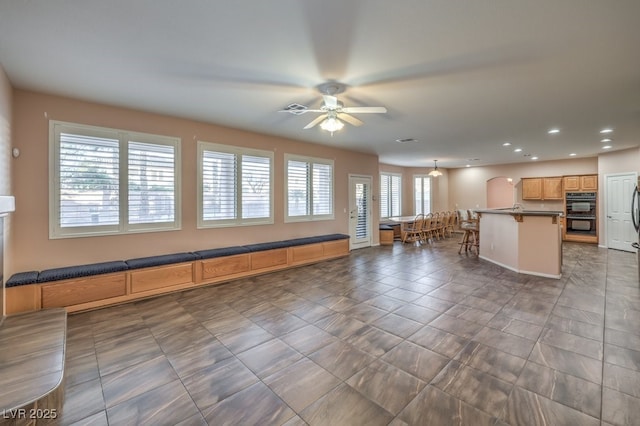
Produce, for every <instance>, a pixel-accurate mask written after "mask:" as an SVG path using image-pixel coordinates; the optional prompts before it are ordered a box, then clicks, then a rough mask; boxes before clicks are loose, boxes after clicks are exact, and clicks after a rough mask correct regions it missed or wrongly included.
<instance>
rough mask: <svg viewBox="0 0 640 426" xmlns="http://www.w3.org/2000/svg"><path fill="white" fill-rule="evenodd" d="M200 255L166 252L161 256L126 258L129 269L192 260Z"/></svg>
mask: <svg viewBox="0 0 640 426" xmlns="http://www.w3.org/2000/svg"><path fill="white" fill-rule="evenodd" d="M197 259H198V256H197V255H195V254H194V253H175V254H164V255H161V256H149V257H139V258H137V259H129V260H126V261H125V262H127V265H129V269H140V268H150V267H152V266H162V265H169V264H171V263H182V262H192V261H194V260H197Z"/></svg>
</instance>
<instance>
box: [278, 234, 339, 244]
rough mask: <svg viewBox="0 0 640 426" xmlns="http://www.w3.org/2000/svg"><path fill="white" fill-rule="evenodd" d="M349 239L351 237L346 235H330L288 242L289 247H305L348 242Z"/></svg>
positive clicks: (295, 239)
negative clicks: (341, 241)
mask: <svg viewBox="0 0 640 426" xmlns="http://www.w3.org/2000/svg"><path fill="white" fill-rule="evenodd" d="M348 238H349V236H348V235H345V234H328V235H318V236H316V237H303V238H294V239H292V240H287V241H286V242H287V243H288V244H289V247H294V246H303V245H306V244H317V243H324V242H327V241H337V240H346V239H348Z"/></svg>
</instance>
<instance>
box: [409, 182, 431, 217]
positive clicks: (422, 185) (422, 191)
mask: <svg viewBox="0 0 640 426" xmlns="http://www.w3.org/2000/svg"><path fill="white" fill-rule="evenodd" d="M413 195H414V197H413V199H414V200H415V214H429V213H431V177H430V176H428V175H416V176H414V177H413Z"/></svg>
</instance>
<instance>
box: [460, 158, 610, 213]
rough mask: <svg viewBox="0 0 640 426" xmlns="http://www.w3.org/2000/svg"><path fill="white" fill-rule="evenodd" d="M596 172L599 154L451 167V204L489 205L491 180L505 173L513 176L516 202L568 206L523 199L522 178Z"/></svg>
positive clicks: (545, 206)
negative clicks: (597, 155) (568, 158)
mask: <svg viewBox="0 0 640 426" xmlns="http://www.w3.org/2000/svg"><path fill="white" fill-rule="evenodd" d="M595 173H598V159H597V158H596V157H591V158H575V159H571V160H556V161H536V162H533V161H530V162H528V163H517V164H503V165H495V166H482V167H465V168H460V169H450V170H449V203H450V205H449V208H450V209H454V208H455V209H457V208H461V209H470V208H478V207H479V208H485V207H486V206H487V181H488V180H490V179H493V178H495V177H499V176H504V177H507V178H511V179H513V184H514V186H515V189H516V202H518V203H521V204H523V206H524V207H525V208H527V209H536V210H540V209H542V210H564V206H563V205H562V202H561V201H535V202H533V201H522V182H521V181H520V180H521V179H522V178H523V177H545V176H547V177H548V176H563V175H576V174H595Z"/></svg>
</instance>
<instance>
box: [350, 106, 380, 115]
mask: <svg viewBox="0 0 640 426" xmlns="http://www.w3.org/2000/svg"><path fill="white" fill-rule="evenodd" d="M341 111H342V112H347V113H350V114H384V113H385V112H387V109H386V108H385V107H348V108H342V110H341Z"/></svg>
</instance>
